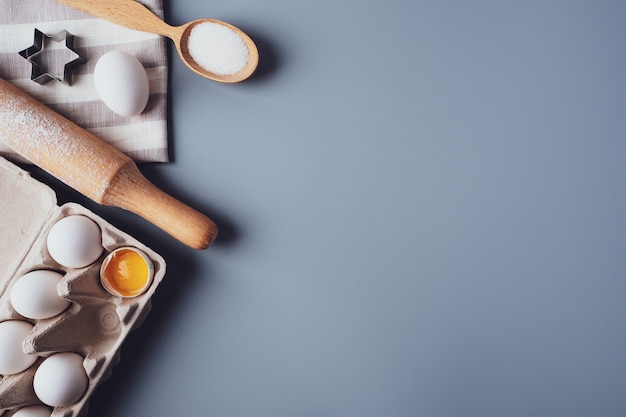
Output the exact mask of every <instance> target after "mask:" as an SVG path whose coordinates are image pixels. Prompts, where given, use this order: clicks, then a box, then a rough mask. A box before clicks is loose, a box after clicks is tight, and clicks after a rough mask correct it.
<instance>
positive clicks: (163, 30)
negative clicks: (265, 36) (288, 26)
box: [57, 0, 259, 83]
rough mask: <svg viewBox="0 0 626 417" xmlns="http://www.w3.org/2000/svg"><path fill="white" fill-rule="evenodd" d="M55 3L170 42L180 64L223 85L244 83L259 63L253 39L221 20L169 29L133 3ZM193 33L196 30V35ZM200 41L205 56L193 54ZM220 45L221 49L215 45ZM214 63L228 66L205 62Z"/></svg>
mask: <svg viewBox="0 0 626 417" xmlns="http://www.w3.org/2000/svg"><path fill="white" fill-rule="evenodd" d="M57 1H58V2H60V3H63V4H65V5H67V6H70V7H73V8H75V9H78V10H81V11H83V12H85V13H88V14H91V15H94V16H97V17H100V18H102V19H105V20H108V21H110V22H113V23H116V24H118V25H120V26H124V27H127V28H129V29H134V30H139V31H142V32H150V33H155V34H158V35H162V36H166V37H168V38H170V39H172V40H173V41H174V43H175V44H176V49H177V50H178V54H179V55H180V57H181V59H182V60H183V62H184V63H185V64H186V65H187V66H188V67H189V68H190V69H191V70H192V71H194V72H195V73H196V74H199V75H201V76H203V77H206V78H209V79H211V80H214V81H219V82H223V83H236V82H240V81H243V80H245V79H247V78H248V77H250V76H251V75H252V74H253V73H254V71H255V70H256V67H257V65H258V63H259V51H258V50H257V47H256V45H255V44H254V42H253V41H252V39H250V37H249V36H248V35H247V34H246V33H244V32H243V31H242V30H241V29H239V28H237V27H235V26H233V25H230V24H228V23H226V22H222V21H220V20H215V19H199V20H194V21H192V22H189V23H186V24H184V25H181V26H170V25H169V24H167V23H165V22H164V21H163V20H161V19H160V18H159V17H158V16H156V15H155V14H154V13H152V12H151V11H150V10H148V9H147V8H146V7H145V6H144V5H143V4H141V3H138V2H137V1H135V0H106V1H103V0H57ZM216 27H217V28H216ZM194 29H197V32H195V31H194ZM207 29H209V30H207ZM215 29H217V30H215ZM201 37H203V38H201ZM203 40H206V41H207V42H206V44H207V48H209V50H207V51H206V53H198V52H201V51H198V52H195V51H194V49H195V50H196V51H197V50H198V47H197V46H195V45H197V44H198V43H199V42H200V43H201V42H202V41H203ZM220 42H221V43H222V45H218V44H219V43H220ZM216 46H217V47H216ZM210 48H213V50H211V49H210ZM190 49H191V51H190ZM194 58H195V59H194ZM216 59H217V60H219V59H223V60H226V61H228V62H214V65H207V63H206V61H210V60H216ZM215 68H218V69H223V70H224V71H218V70H216V69H215Z"/></svg>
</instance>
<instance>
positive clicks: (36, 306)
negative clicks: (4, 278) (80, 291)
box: [11, 270, 70, 320]
mask: <svg viewBox="0 0 626 417" xmlns="http://www.w3.org/2000/svg"><path fill="white" fill-rule="evenodd" d="M62 279H63V275H61V274H59V273H58V272H54V271H46V270H37V271H31V272H29V273H27V274H26V275H24V276H22V277H21V278H19V279H18V280H17V281H16V282H15V284H13V288H11V305H12V306H13V308H14V309H15V311H17V312H18V313H19V314H21V315H22V316H24V317H27V318H29V319H37V320H40V319H47V318H50V317H54V316H56V315H59V314H61V313H62V312H63V311H65V309H66V308H68V307H69V305H70V302H69V301H68V300H66V299H65V298H63V297H61V296H60V295H59V293H58V292H57V285H59V282H60V281H61V280H62Z"/></svg>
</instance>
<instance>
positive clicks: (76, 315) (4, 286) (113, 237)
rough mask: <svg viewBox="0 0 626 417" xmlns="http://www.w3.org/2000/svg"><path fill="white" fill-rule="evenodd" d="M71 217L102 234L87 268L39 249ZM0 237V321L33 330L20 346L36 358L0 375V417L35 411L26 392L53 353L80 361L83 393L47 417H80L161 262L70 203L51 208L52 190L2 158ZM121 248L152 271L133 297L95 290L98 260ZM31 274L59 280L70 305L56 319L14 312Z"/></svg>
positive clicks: (139, 312) (141, 310)
mask: <svg viewBox="0 0 626 417" xmlns="http://www.w3.org/2000/svg"><path fill="white" fill-rule="evenodd" d="M73 214H82V215H85V216H87V217H89V218H91V219H92V220H94V221H95V222H96V223H97V224H98V226H99V227H100V229H101V231H102V245H103V247H104V252H103V254H102V255H101V256H100V258H99V259H98V260H97V261H96V262H95V263H94V264H92V265H90V266H87V267H85V268H80V269H69V268H65V267H63V266H61V265H59V264H58V263H56V262H55V261H54V260H53V259H52V258H51V257H50V255H49V254H48V252H47V248H46V236H47V233H48V231H49V230H50V228H51V227H52V225H54V223H56V222H57V221H58V220H60V219H61V218H63V217H65V216H68V215H73ZM0 236H1V239H0V322H3V321H5V320H10V319H19V320H25V321H28V322H30V323H32V324H33V325H34V328H33V330H32V331H31V332H30V334H29V335H28V337H27V338H26V340H25V342H24V346H23V347H24V350H25V351H26V352H27V353H31V354H36V355H38V356H39V358H38V359H37V361H36V362H35V363H34V365H32V366H31V367H30V368H29V369H27V370H25V371H23V372H21V373H18V374H14V375H6V376H0V417H10V416H12V415H13V414H14V413H15V412H16V411H17V410H19V409H20V408H21V407H25V406H28V405H34V404H41V401H40V400H39V399H38V398H37V396H36V395H35V392H34V389H33V377H34V375H35V371H36V369H37V367H38V366H39V364H40V363H41V362H42V361H43V360H44V359H45V358H46V357H47V356H50V355H51V354H53V353H57V352H76V353H79V354H80V355H82V356H83V357H84V358H85V359H84V362H83V365H84V368H85V370H86V372H87V375H88V377H89V386H88V388H87V392H86V393H85V394H84V395H83V396H82V398H81V399H80V400H79V401H78V402H77V403H75V404H72V405H71V406H67V407H56V408H54V409H53V411H52V416H53V417H61V416H63V417H81V416H84V415H86V414H87V407H88V401H89V398H90V397H91V395H92V393H93V392H94V390H95V389H96V387H97V386H98V384H99V383H100V382H102V381H103V380H104V379H106V378H108V377H109V376H110V375H111V368H112V367H113V366H114V365H115V364H116V363H117V361H118V360H119V354H120V347H121V345H122V342H123V341H124V339H125V338H126V336H127V335H128V334H129V332H131V331H132V330H133V329H134V328H136V327H137V326H139V325H140V324H141V323H142V321H143V319H144V318H145V316H146V315H147V314H148V312H149V310H150V298H151V296H152V295H153V293H154V291H155V289H156V288H157V286H158V285H159V283H160V282H161V280H162V279H163V276H164V275H165V266H166V265H165V261H164V260H163V258H162V257H161V256H159V255H158V254H157V253H155V252H154V251H152V250H151V249H150V248H148V247H146V246H145V245H144V244H142V243H141V242H139V241H137V240H136V239H134V238H132V237H131V236H129V235H128V234H126V233H124V232H122V231H120V230H118V229H116V228H115V227H114V226H112V225H111V224H109V223H107V222H106V221H105V220H103V219H102V218H100V217H98V216H97V215H95V214H94V213H92V212H91V211H89V210H87V209H86V208H85V207H83V206H81V205H78V204H74V203H68V204H64V205H63V206H58V205H57V202H56V195H55V193H54V191H53V190H52V189H50V188H49V187H47V186H46V185H44V184H42V183H41V182H39V181H37V180H35V179H33V178H32V177H31V176H30V175H29V174H28V173H27V172H26V171H24V170H22V169H21V168H19V167H18V166H16V165H14V164H12V163H10V162H8V161H7V160H6V159H4V158H0ZM122 246H132V247H136V248H138V249H140V250H142V251H143V252H145V253H146V254H147V255H148V256H149V257H150V258H151V260H152V262H153V264H154V279H153V282H152V284H151V286H150V287H149V288H148V290H147V291H146V292H145V293H144V294H142V295H139V296H138V297H135V298H119V297H116V296H113V295H111V294H109V293H108V292H107V291H105V289H104V288H103V287H102V285H101V284H100V280H99V269H100V265H101V262H102V260H103V258H104V257H105V256H106V255H107V254H108V253H110V252H111V251H112V250H114V249H116V248H118V247H122ZM36 269H51V270H55V271H58V272H61V273H63V274H65V275H64V278H63V280H62V281H61V282H60V283H59V285H58V287H57V291H58V293H59V295H61V296H62V297H64V298H66V299H67V300H69V301H70V302H71V303H72V304H71V305H70V307H69V308H68V309H67V310H65V311H64V312H63V313H61V314H60V315H58V316H55V317H52V318H49V319H44V320H31V319H26V318H24V317H22V316H20V315H19V314H18V313H17V312H16V311H14V310H13V307H12V305H11V301H10V290H11V287H12V284H13V283H14V282H15V281H16V280H17V279H19V278H20V277H21V276H22V275H24V274H25V273H27V272H30V271H32V270H36Z"/></svg>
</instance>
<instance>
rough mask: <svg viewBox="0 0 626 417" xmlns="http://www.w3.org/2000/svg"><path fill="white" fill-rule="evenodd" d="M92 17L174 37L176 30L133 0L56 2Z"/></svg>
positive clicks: (71, 0)
mask: <svg viewBox="0 0 626 417" xmlns="http://www.w3.org/2000/svg"><path fill="white" fill-rule="evenodd" d="M57 1H58V2H59V3H63V4H65V5H66V6H70V7H73V8H75V9H78V10H80V11H83V12H85V13H88V14H90V15H93V16H97V17H100V18H102V19H105V20H108V21H110V22H113V23H116V24H118V25H120V26H124V27H126V28H129V29H135V30H140V31H142V32H150V33H156V34H158V35H163V36H168V37H172V36H176V35H177V34H178V31H177V30H176V28H174V27H172V26H170V25H168V24H167V23H165V22H164V21H163V20H161V18H159V17H158V16H156V15H155V14H154V13H152V12H151V11H150V10H149V9H148V8H146V7H145V6H144V5H143V4H141V3H139V2H137V1H135V0H57Z"/></svg>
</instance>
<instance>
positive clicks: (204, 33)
mask: <svg viewBox="0 0 626 417" xmlns="http://www.w3.org/2000/svg"><path fill="white" fill-rule="evenodd" d="M187 46H188V47H189V54H190V55H191V57H192V58H193V60H194V61H195V62H196V63H197V64H198V65H200V66H201V67H202V68H204V69H206V70H207V71H211V72H212V73H214V74H217V75H231V74H236V73H238V72H239V71H241V70H242V69H244V68H245V66H246V64H247V63H248V48H247V46H246V44H245V42H244V41H243V39H242V38H241V36H239V34H237V32H235V31H234V30H232V29H231V28H229V27H227V26H224V25H221V24H219V23H213V22H205V23H200V24H199V25H198V26H196V27H194V28H193V29H191V32H190V34H189V40H188V44H187Z"/></svg>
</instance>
